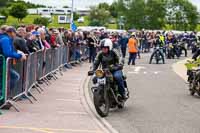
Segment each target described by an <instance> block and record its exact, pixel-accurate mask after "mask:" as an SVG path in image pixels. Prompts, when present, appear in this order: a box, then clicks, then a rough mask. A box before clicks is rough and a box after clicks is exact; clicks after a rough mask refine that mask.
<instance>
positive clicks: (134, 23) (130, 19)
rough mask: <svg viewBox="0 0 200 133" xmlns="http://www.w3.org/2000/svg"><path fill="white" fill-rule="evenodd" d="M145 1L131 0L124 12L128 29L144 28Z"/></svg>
mask: <svg viewBox="0 0 200 133" xmlns="http://www.w3.org/2000/svg"><path fill="white" fill-rule="evenodd" d="M145 8H146V5H145V1H144V0H132V1H131V2H130V5H128V9H127V11H126V12H125V16H126V19H127V26H128V28H137V29H142V28H144V25H145V24H144V23H145V15H146V14H145Z"/></svg>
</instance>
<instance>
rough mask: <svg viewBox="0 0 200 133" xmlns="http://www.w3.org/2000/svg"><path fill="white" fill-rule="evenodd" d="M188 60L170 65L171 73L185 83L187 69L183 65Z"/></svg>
mask: <svg viewBox="0 0 200 133" xmlns="http://www.w3.org/2000/svg"><path fill="white" fill-rule="evenodd" d="M188 59H189V58H187V59H184V60H182V61H179V62H176V63H174V64H173V65H172V68H173V71H174V72H175V73H176V74H177V75H178V76H180V77H181V78H182V79H183V80H184V81H185V82H186V83H187V68H186V66H185V63H186V62H187V60H188Z"/></svg>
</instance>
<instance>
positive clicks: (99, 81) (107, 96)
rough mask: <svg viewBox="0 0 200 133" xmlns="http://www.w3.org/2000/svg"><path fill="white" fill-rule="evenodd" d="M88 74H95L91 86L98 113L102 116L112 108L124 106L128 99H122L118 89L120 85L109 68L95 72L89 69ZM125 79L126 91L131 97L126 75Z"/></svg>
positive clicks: (106, 114)
mask: <svg viewBox="0 0 200 133" xmlns="http://www.w3.org/2000/svg"><path fill="white" fill-rule="evenodd" d="M88 75H89V76H93V79H92V81H93V84H94V85H93V86H92V88H91V90H92V92H93V102H94V106H95V109H96V111H97V113H98V114H99V115H100V116H101V117H106V116H108V114H109V110H110V108H116V107H118V108H119V109H122V108H124V104H125V102H126V100H127V99H122V96H121V95H120V94H119V91H118V85H117V83H116V81H115V79H114V77H113V75H112V73H111V71H110V70H109V69H98V70H96V71H95V72H92V71H89V72H88ZM123 79H124V83H125V87H126V90H125V91H126V93H127V96H128V97H129V91H128V88H127V83H126V77H125V76H123Z"/></svg>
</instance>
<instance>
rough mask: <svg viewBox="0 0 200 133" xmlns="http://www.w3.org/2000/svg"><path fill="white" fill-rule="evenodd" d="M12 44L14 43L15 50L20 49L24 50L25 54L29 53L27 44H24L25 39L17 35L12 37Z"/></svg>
mask: <svg viewBox="0 0 200 133" xmlns="http://www.w3.org/2000/svg"><path fill="white" fill-rule="evenodd" d="M13 44H14V46H15V49H16V50H20V51H22V52H24V53H25V54H30V51H29V49H28V46H27V45H26V41H25V39H23V38H21V37H19V36H17V37H16V38H15V39H14V41H13Z"/></svg>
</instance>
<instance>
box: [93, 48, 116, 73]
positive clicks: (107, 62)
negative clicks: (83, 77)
mask: <svg viewBox="0 0 200 133" xmlns="http://www.w3.org/2000/svg"><path fill="white" fill-rule="evenodd" d="M100 64H101V65H102V68H103V69H104V68H109V67H110V66H111V65H118V64H119V57H118V55H117V53H115V52H114V51H110V52H109V53H108V54H104V53H103V52H101V51H100V52H99V53H98V54H97V56H96V58H95V61H94V66H93V71H95V70H96V69H97V68H98V67H99V65H100Z"/></svg>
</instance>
